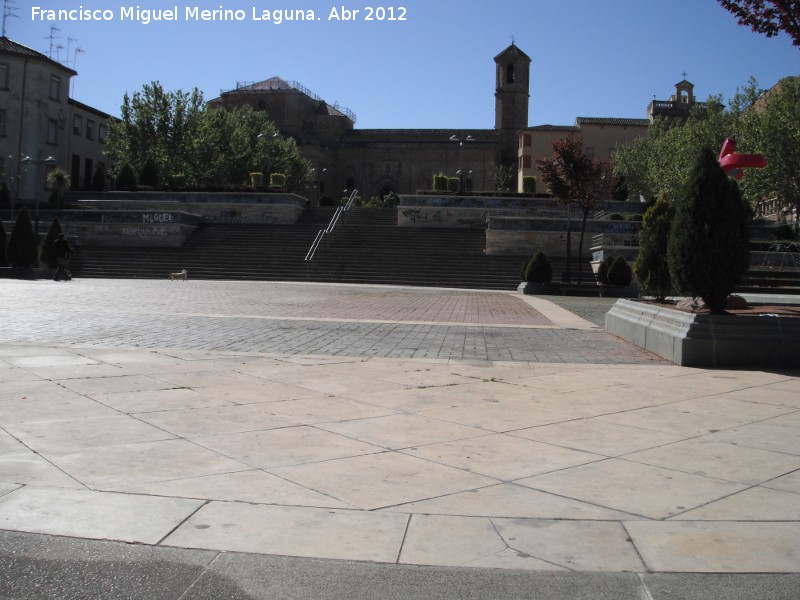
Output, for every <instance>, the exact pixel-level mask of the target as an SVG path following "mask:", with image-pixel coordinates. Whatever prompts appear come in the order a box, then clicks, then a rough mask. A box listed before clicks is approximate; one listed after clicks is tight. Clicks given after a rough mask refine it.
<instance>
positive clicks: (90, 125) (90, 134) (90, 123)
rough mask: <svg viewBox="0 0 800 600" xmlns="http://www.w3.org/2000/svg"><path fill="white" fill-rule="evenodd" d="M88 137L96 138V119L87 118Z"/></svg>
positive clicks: (88, 138) (89, 138) (90, 138)
mask: <svg viewBox="0 0 800 600" xmlns="http://www.w3.org/2000/svg"><path fill="white" fill-rule="evenodd" d="M86 139H87V140H93V139H94V121H92V120H91V119H86Z"/></svg>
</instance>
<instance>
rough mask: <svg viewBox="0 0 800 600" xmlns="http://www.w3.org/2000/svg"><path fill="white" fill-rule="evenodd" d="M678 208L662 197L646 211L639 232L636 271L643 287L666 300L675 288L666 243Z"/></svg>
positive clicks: (647, 291)
mask: <svg viewBox="0 0 800 600" xmlns="http://www.w3.org/2000/svg"><path fill="white" fill-rule="evenodd" d="M674 216H675V209H674V207H673V206H672V204H671V203H670V202H669V201H668V200H667V199H666V198H660V199H659V200H658V202H656V203H655V204H654V205H653V206H651V207H650V208H648V209H647V211H646V212H645V213H644V219H643V221H642V229H641V231H639V255H638V256H637V257H636V262H635V263H634V267H633V270H634V272H635V273H636V279H637V281H638V282H639V284H640V285H641V286H642V289H643V290H644V291H645V292H646V293H648V294H651V295H653V296H655V297H656V300H658V301H659V302H663V301H664V300H665V299H666V297H667V296H668V295H669V292H670V289H671V288H672V279H671V276H670V272H669V262H668V261H667V242H668V241H669V232H670V229H671V227H672V219H673V218H674Z"/></svg>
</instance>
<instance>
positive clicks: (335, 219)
mask: <svg viewBox="0 0 800 600" xmlns="http://www.w3.org/2000/svg"><path fill="white" fill-rule="evenodd" d="M357 195H358V190H353V192H352V193H351V194H350V197H349V198H348V199H347V202H345V203H344V204H343V205H341V206H339V208H337V209H336V212H334V213H333V216H332V217H331V220H330V222H329V223H328V226H327V227H326V228H325V229H320V230H319V232H318V233H317V237H316V238H314V242H313V243H312V244H311V247H310V248H309V249H308V252H307V253H306V259H305V260H306V262H311V261H312V260H314V255H316V253H317V250H319V247H320V246H321V245H322V242H324V241H325V238H326V236H329V235H332V234H333V231H334V229H336V226H337V225H338V224H339V220H340V219H341V218H342V216H343V215H344V213H346V212H347V211H349V210H350V209H351V208H352V207H353V203H354V202H355V200H356V196H357Z"/></svg>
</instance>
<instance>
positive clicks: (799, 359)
mask: <svg viewBox="0 0 800 600" xmlns="http://www.w3.org/2000/svg"><path fill="white" fill-rule="evenodd" d="M606 331H608V332H609V333H611V334H613V335H616V336H617V337H621V338H622V339H624V340H627V341H629V342H631V343H633V344H636V345H637V346H640V347H641V348H644V349H645V350H649V351H650V352H653V353H655V354H658V355H659V356H662V357H664V358H666V359H667V360H670V361H672V362H674V363H675V364H677V365H681V366H684V367H703V368H707V367H717V368H720V367H737V368H754V367H759V368H765V367H766V368H776V367H798V366H800V353H798V352H797V348H800V319H796V318H791V317H778V316H770V315H764V316H752V315H727V314H722V315H712V314H694V313H686V312H682V311H679V310H673V309H671V308H665V307H661V306H654V305H650V304H646V303H643V302H634V301H631V300H618V301H617V302H616V304H614V306H613V307H612V308H611V310H610V311H609V312H608V313H607V314H606Z"/></svg>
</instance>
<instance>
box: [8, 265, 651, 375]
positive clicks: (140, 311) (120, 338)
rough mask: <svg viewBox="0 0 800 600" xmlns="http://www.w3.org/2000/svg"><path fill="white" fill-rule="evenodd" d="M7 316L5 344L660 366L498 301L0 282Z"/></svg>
mask: <svg viewBox="0 0 800 600" xmlns="http://www.w3.org/2000/svg"><path fill="white" fill-rule="evenodd" d="M0 306H2V307H3V308H0V318H1V319H2V320H3V322H4V323H6V324H7V325H6V326H5V327H4V331H3V334H4V339H5V340H6V341H7V342H20V343H37V344H39V343H45V344H58V343H66V344H70V345H85V346H126V347H141V348H164V347H179V348H187V349H196V350H214V351H236V352H260V353H281V354H322V355H341V356H368V357H387V358H435V359H467V360H492V361H530V362H568V363H595V364H605V363H607V364H643V363H651V362H654V361H658V359H657V357H654V356H653V355H651V354H649V353H646V352H643V351H642V350H641V349H639V348H637V347H635V346H633V345H630V344H628V343H626V342H623V341H621V340H619V339H617V338H615V337H613V336H610V335H608V334H606V333H605V332H603V331H601V330H599V329H597V328H594V329H592V328H591V327H587V328H583V329H571V328H570V329H567V328H564V326H563V324H562V325H559V324H558V323H554V322H553V321H552V320H551V319H549V318H548V317H547V316H546V315H545V314H543V313H542V311H540V310H536V309H534V308H533V307H532V306H531V305H530V303H529V302H526V300H525V299H524V298H523V297H521V296H519V295H517V294H513V293H502V292H480V291H465V290H442V289H419V288H415V289H400V288H386V287H371V286H331V285H303V284H285V283H261V282H211V281H189V282H186V283H182V282H168V281H153V280H146V281H143V280H77V281H73V282H69V283H61V284H58V283H55V282H50V281H35V282H22V281H12V280H6V281H3V282H2V283H0ZM544 306H546V307H547V306H553V305H550V304H549V303H544ZM554 309H555V307H554ZM543 310H544V309H543ZM556 310H557V309H556ZM588 325H589V324H587V326H588Z"/></svg>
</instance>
